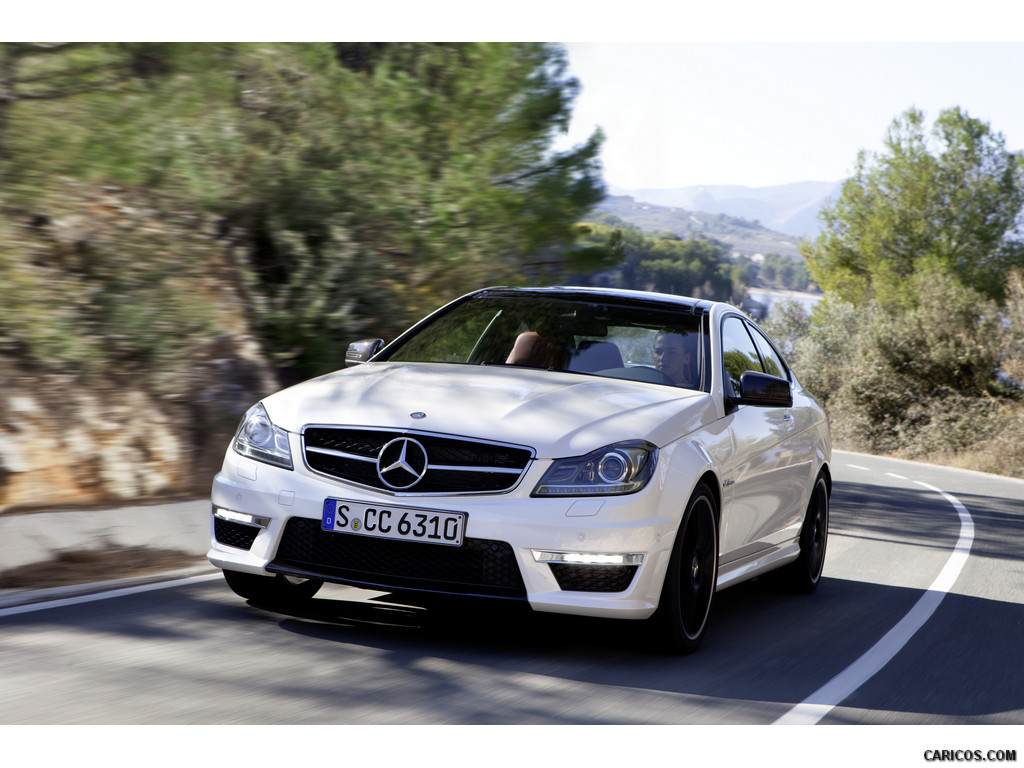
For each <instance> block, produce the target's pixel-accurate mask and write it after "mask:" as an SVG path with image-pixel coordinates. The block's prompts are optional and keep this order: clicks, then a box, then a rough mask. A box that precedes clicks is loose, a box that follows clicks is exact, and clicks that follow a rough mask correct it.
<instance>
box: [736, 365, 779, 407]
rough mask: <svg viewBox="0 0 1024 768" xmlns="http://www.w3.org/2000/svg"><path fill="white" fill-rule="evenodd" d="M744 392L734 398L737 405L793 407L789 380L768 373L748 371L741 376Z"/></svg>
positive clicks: (741, 385)
mask: <svg viewBox="0 0 1024 768" xmlns="http://www.w3.org/2000/svg"><path fill="white" fill-rule="evenodd" d="M740 387H741V389H742V390H743V392H742V393H741V394H740V396H739V397H736V398H733V402H734V403H735V404H736V405H760V406H764V407H768V408H792V407H793V390H792V388H791V387H790V385H789V382H788V381H786V380H785V379H780V378H779V377H778V376H769V375H768V374H767V373H756V372H755V371H747V372H746V373H744V374H743V375H742V376H741V377H740Z"/></svg>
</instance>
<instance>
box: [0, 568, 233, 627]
mask: <svg viewBox="0 0 1024 768" xmlns="http://www.w3.org/2000/svg"><path fill="white" fill-rule="evenodd" d="M219 578H221V574H220V571H218V572H217V573H204V574H203V575H202V576H189V577H188V578H184V579H174V580H173V581H158V582H154V583H151V584H137V585H135V586H133V587H124V588H122V589H110V590H107V591H105V592H93V593H92V594H88V595H76V596H75V597H63V598H60V599H58V600H47V601H45V602H42V603H30V604H28V605H14V606H11V607H10V608H0V619H2V618H4V617H5V616H16V615H17V614H19V613H32V612H33V611H45V610H48V609H50V608H63V607H64V606H68V605H79V604H80V603H92V602H95V601H97V600H109V599H111V598H114V597H125V596H126V595H138V594H141V593H142V592H152V591H154V590H157V589H168V588H170V587H182V586H185V585H187V584H199V583H201V582H204V581H212V580H214V579H219Z"/></svg>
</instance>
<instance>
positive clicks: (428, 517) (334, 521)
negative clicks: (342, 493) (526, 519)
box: [321, 499, 466, 547]
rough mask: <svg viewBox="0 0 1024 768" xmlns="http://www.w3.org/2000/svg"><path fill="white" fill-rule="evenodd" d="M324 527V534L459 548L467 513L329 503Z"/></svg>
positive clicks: (325, 512)
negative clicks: (334, 533) (333, 532)
mask: <svg viewBox="0 0 1024 768" xmlns="http://www.w3.org/2000/svg"><path fill="white" fill-rule="evenodd" d="M321 527H322V528H323V529H324V530H325V531H337V532H340V533H355V534H359V535H361V536H376V537H378V538H382V539H400V540H403V541H421V542H424V543H426V544H447V545H449V546H453V547H459V546H462V535H463V532H464V531H465V528H466V513H465V512H441V511H438V510H434V509H415V508H413V507H394V506H381V505H377V504H363V503H361V502H355V501H345V500H344V499H326V500H325V501H324V514H323V521H322V525H321Z"/></svg>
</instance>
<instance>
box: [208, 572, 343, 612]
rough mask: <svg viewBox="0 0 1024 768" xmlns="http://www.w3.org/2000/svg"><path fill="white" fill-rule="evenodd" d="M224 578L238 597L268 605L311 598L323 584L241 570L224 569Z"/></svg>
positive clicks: (314, 580)
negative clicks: (259, 574)
mask: <svg viewBox="0 0 1024 768" xmlns="http://www.w3.org/2000/svg"><path fill="white" fill-rule="evenodd" d="M224 580H225V581H226V582H227V583H228V586H229V587H231V591H233V592H234V593H235V594H236V595H238V596H239V597H244V598H245V599H246V600H252V601H253V602H254V603H265V604H269V605H284V604H288V603H296V602H299V603H301V602H303V601H305V600H309V599H311V598H312V597H313V595H315V594H316V593H317V592H318V591H319V590H320V587H322V586H323V585H324V583H323V582H322V581H319V580H318V579H298V578H295V577H292V576H283V575H281V574H280V573H278V574H275V575H274V576H258V575H256V574H253V573H242V572H241V571H224Z"/></svg>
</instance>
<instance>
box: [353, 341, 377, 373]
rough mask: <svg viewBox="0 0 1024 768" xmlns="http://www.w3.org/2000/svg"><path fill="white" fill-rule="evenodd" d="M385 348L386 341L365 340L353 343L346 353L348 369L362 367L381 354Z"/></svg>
mask: <svg viewBox="0 0 1024 768" xmlns="http://www.w3.org/2000/svg"><path fill="white" fill-rule="evenodd" d="M383 346H384V339H363V340H362V341H353V342H352V343H351V344H349V345H348V350H346V352H345V365H346V367H352V366H353V365H362V364H363V363H365V362H367V361H369V359H370V358H371V357H373V356H374V355H376V354H377V353H378V352H380V349H381V347H383Z"/></svg>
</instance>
